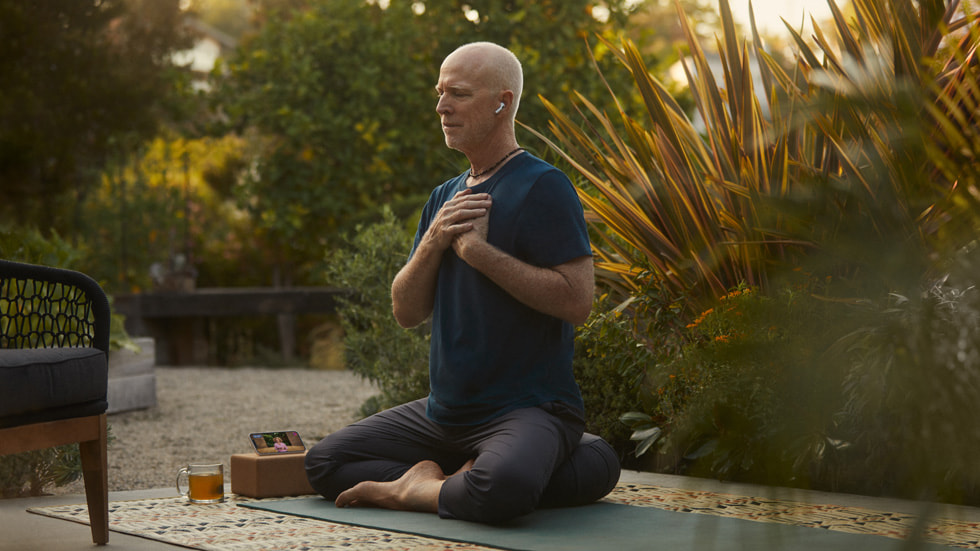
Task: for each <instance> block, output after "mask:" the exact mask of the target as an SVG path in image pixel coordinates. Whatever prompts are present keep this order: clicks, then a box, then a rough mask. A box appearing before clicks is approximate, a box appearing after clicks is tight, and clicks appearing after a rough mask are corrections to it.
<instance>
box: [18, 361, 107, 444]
mask: <svg viewBox="0 0 980 551" xmlns="http://www.w3.org/2000/svg"><path fill="white" fill-rule="evenodd" d="M108 381H109V366H108V359H107V358H106V354H105V353H104V352H102V351H101V350H99V349H97V348H81V347H78V348H17V349H0V426H12V425H17V424H23V423H22V422H12V421H13V420H15V419H17V420H23V419H29V420H30V421H32V422H36V421H38V420H54V419H64V418H68V417H74V416H76V415H92V414H95V413H102V412H103V411H105V409H106V405H107V404H106V391H107V388H108ZM100 406H101V409H100ZM46 412H47V413H46ZM52 414H53V415H52Z"/></svg>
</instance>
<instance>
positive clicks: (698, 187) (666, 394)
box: [538, 0, 980, 503]
mask: <svg viewBox="0 0 980 551" xmlns="http://www.w3.org/2000/svg"><path fill="white" fill-rule="evenodd" d="M831 4H832V7H833V8H834V9H833V19H832V21H831V22H830V23H829V24H827V25H825V26H824V27H826V28H822V27H821V26H820V25H819V24H815V26H814V30H813V35H812V36H808V37H804V36H803V35H801V33H800V32H797V31H794V30H793V29H792V28H791V27H789V26H787V27H788V29H789V31H790V32H791V33H792V37H793V43H794V56H793V57H794V58H795V62H794V63H792V64H790V65H788V66H784V65H781V64H780V63H778V62H777V61H776V58H775V57H774V56H773V55H771V54H770V53H768V52H767V51H766V49H765V43H764V41H763V40H762V38H761V37H760V36H759V34H758V33H757V32H756V29H755V28H753V29H752V34H751V43H747V42H745V40H744V39H743V38H742V37H741V36H740V35H739V34H738V32H737V30H736V27H735V25H734V22H733V19H732V15H731V10H730V7H729V5H728V2H727V1H726V0H722V1H721V4H720V7H721V14H722V21H723V33H722V35H721V36H719V37H718V38H717V55H718V57H719V58H720V65H721V67H722V70H721V72H720V73H715V72H713V71H712V66H711V64H710V63H709V54H708V53H706V51H707V50H708V49H707V48H706V47H704V46H703V45H702V44H701V41H700V40H699V39H698V38H697V37H695V36H694V34H693V32H691V30H690V29H691V27H690V25H689V24H687V23H686V19H685V18H684V14H683V13H680V16H681V19H682V20H683V21H685V29H686V30H687V33H688V37H689V40H688V50H689V51H688V54H689V56H688V57H687V58H685V61H684V69H685V72H686V75H687V79H688V82H689V84H690V91H691V93H692V94H693V97H694V102H695V105H696V108H697V113H698V115H699V116H700V119H701V120H702V121H703V128H699V127H698V126H697V125H696V124H695V123H694V122H692V117H690V116H689V115H688V114H687V113H685V112H684V110H683V109H681V108H680V106H679V105H678V103H677V102H676V101H675V100H674V99H673V98H672V97H671V95H670V94H669V93H668V91H667V88H666V86H665V85H664V84H662V83H661V81H660V80H658V79H657V78H655V77H654V76H653V75H651V74H650V72H649V71H648V70H647V68H646V66H645V65H644V63H643V61H642V57H641V56H640V55H639V52H638V49H637V47H636V46H635V45H634V44H633V43H631V42H629V41H623V42H622V43H621V44H619V45H616V46H617V47H614V45H613V44H608V46H609V48H610V49H611V50H613V51H617V52H619V55H620V59H621V61H622V63H623V64H624V65H625V66H626V67H628V68H629V70H630V71H631V73H632V75H633V79H634V83H635V87H634V88H633V89H618V88H614V87H610V88H609V93H610V94H611V95H612V96H613V97H615V98H622V100H621V101H620V102H619V104H620V105H622V106H624V107H623V108H621V109H618V110H615V111H612V112H609V111H606V110H602V109H599V108H597V107H595V102H594V100H593V98H589V97H586V96H584V95H579V97H578V102H577V109H576V110H575V111H572V112H569V111H568V110H562V109H559V108H557V107H555V106H554V105H551V106H550V108H549V110H550V113H551V116H552V122H551V123H550V124H549V127H548V129H547V132H544V131H542V132H539V133H538V136H539V137H541V138H542V139H543V140H545V141H547V143H549V144H550V145H551V147H553V148H554V150H555V151H557V152H559V153H560V154H561V155H562V157H563V158H564V159H565V160H566V161H567V162H568V163H569V164H570V165H571V166H573V167H574V168H575V170H576V172H577V173H578V176H579V179H580V183H581V185H580V197H581V199H582V201H583V203H584V204H585V206H586V209H587V217H588V220H589V221H590V223H591V225H592V229H593V231H594V237H595V239H594V241H593V246H594V250H595V254H596V257H597V273H598V277H599V279H600V283H601V290H602V292H603V293H604V294H605V296H606V299H605V302H604V304H606V305H607V306H606V307H605V308H604V309H601V310H600V311H598V312H595V313H594V315H593V318H592V319H591V320H590V322H589V324H588V325H587V327H586V328H585V330H584V331H583V332H582V333H581V335H580V337H584V339H582V338H580V344H582V345H583V346H581V348H582V350H583V352H585V354H586V358H585V359H584V360H583V361H582V362H583V365H585V366H593V368H594V366H604V367H603V369H606V370H608V371H612V372H614V373H615V374H617V375H618V376H620V377H621V378H622V380H623V381H624V382H630V381H634V382H637V384H636V386H635V387H634V392H635V394H633V395H631V396H628V397H625V398H624V397H622V396H620V397H619V399H618V401H619V402H629V401H630V400H632V402H633V404H634V406H635V407H634V410H633V411H630V412H620V413H621V414H622V420H623V421H624V422H625V423H626V424H628V425H629V426H630V427H631V428H632V431H633V432H632V438H633V440H634V441H635V442H634V443H635V444H636V447H635V449H634V450H633V451H634V453H635V454H636V456H639V457H640V460H641V461H645V465H646V466H649V467H651V468H656V469H660V470H667V471H671V472H681V473H693V474H700V475H705V476H712V477H717V478H722V479H732V480H748V481H754V482H762V483H769V484H785V485H794V486H802V487H811V488H822V489H841V490H847V491H860V492H867V493H875V494H889V495H902V496H906V497H916V498H920V497H922V498H931V499H944V500H948V501H960V502H971V503H977V502H980V493H978V492H977V489H978V488H977V482H978V480H977V474H976V472H975V469H972V468H970V464H971V461H972V460H973V459H974V458H976V457H977V456H978V453H980V438H978V437H980V434H978V428H977V426H976V423H975V420H976V419H977V414H978V413H980V411H978V406H977V401H976V400H975V396H976V394H977V391H978V390H980V365H978V357H980V348H978V347H980V340H978V339H977V336H978V335H977V332H978V329H977V323H976V320H977V317H978V297H977V291H976V289H975V285H976V283H977V276H976V274H977V273H980V271H978V268H980V264H978V259H977V254H976V252H975V249H976V245H977V243H976V241H977V237H978V233H977V230H978V227H980V226H978V221H980V218H978V213H980V209H978V208H977V207H978V206H980V205H978V204H977V202H978V199H980V193H978V192H980V188H978V181H977V170H976V166H977V153H978V150H980V134H978V133H977V130H976V129H977V127H978V122H980V121H978V117H980V109H978V100H980V88H978V82H980V64H978V60H977V58H976V54H977V47H978V45H980V27H978V23H977V15H976V14H974V13H972V12H971V11H970V9H968V8H967V7H964V6H961V5H960V4H959V2H957V1H955V0H953V1H949V2H943V1H941V0H923V1H920V2H913V1H912V0H888V1H885V2H878V1H875V0H855V1H854V2H852V4H851V13H850V15H846V14H845V13H844V12H843V11H841V10H840V9H839V8H838V7H837V6H836V5H834V4H833V2H831ZM753 74H759V75H760V77H761V81H762V83H763V87H762V89H758V88H756V87H755V85H754V84H753V78H752V76H753ZM637 94H638V95H639V96H640V97H641V98H642V101H643V104H644V106H645V108H643V109H640V110H638V111H630V110H628V109H627V108H625V106H627V105H628V104H629V102H628V101H626V100H627V99H628V98H630V97H632V96H634V95H637ZM545 101H547V100H545ZM764 105H765V106H768V109H764V108H763V106H764ZM596 336H598V337H596ZM608 338H613V339H618V342H608V341H607V340H605V339H608ZM628 386H629V385H627V388H628ZM601 401H602V400H601V397H600V400H599V402H601ZM594 422H595V420H593V423H594ZM603 426H610V425H609V423H608V421H605V422H604V423H603ZM608 430H609V433H610V434H611V436H612V437H613V439H614V441H615V442H616V443H617V444H618V445H620V446H622V439H621V438H619V439H615V436H616V434H614V432H615V431H613V429H612V428H610V429H608ZM610 434H607V437H608V436H609V435H610ZM624 453H625V452H624ZM644 457H645V458H647V459H645V460H644V459H643V458H644Z"/></svg>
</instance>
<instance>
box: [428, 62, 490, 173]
mask: <svg viewBox="0 0 980 551" xmlns="http://www.w3.org/2000/svg"><path fill="white" fill-rule="evenodd" d="M480 65H481V64H480V63H479V60H476V59H474V56H473V55H472V54H471V55H465V54H459V53H456V54H453V55H450V56H449V57H448V58H447V59H446V61H445V62H444V63H443V64H442V68H441V69H440V70H439V83H438V84H437V85H436V92H437V93H438V95H439V101H438V103H437V104H436V112H437V113H439V118H440V119H441V121H442V132H443V134H444V135H445V137H446V145H447V146H449V147H450V148H452V149H456V150H459V151H461V152H463V153H464V154H466V153H468V152H470V151H473V150H474V149H475V148H478V147H479V146H480V145H481V144H482V143H483V142H484V138H486V137H487V135H488V134H489V133H490V131H491V130H492V128H493V126H494V122H495V113H494V109H495V108H496V105H495V104H494V101H495V97H494V96H493V93H492V92H491V91H490V89H489V88H487V87H486V85H485V84H484V83H483V81H482V80H481V79H480V70H479V67H480Z"/></svg>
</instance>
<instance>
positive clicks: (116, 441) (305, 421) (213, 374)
mask: <svg viewBox="0 0 980 551" xmlns="http://www.w3.org/2000/svg"><path fill="white" fill-rule="evenodd" d="M156 378H157V406H156V407H154V408H150V409H147V410H141V411H131V412H125V413H117V414H113V415H110V416H109V435H110V438H111V439H112V440H110V443H109V490H110V491H119V490H143V489H151V488H172V487H174V481H175V478H176V474H177V471H178V470H179V469H180V468H181V467H182V466H185V465H187V464H188V463H192V462H213V463H218V462H223V463H224V464H225V482H229V481H230V476H229V473H230V467H229V461H230V457H231V455H232V454H236V453H251V452H252V447H251V444H250V443H249V441H248V434H249V433H250V432H261V431H274V430H295V431H298V432H299V434H300V436H301V437H302V438H303V440H304V442H305V443H306V445H307V447H309V446H311V445H313V444H315V443H316V442H318V441H319V440H320V439H321V438H323V436H324V435H326V434H329V433H331V432H333V431H335V430H337V429H340V428H342V427H344V426H346V425H348V424H350V423H351V422H352V421H354V420H356V416H357V410H358V408H359V407H360V406H361V404H362V403H363V402H364V400H366V399H367V398H369V397H370V396H372V395H374V394H376V393H377V388H376V387H375V386H373V385H372V384H371V383H369V382H367V381H366V380H364V379H362V378H361V377H360V376H358V375H355V374H354V373H351V372H349V371H321V370H312V369H299V368H296V369H264V368H218V367H202V368H196V367H157V368H156ZM47 491H49V492H51V493H54V494H83V493H85V489H84V486H83V485H82V482H81V481H80V480H79V481H77V482H74V483H72V484H69V485H67V486H63V487H61V488H54V487H51V488H48V490H47Z"/></svg>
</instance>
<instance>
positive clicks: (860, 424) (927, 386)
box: [839, 255, 980, 505]
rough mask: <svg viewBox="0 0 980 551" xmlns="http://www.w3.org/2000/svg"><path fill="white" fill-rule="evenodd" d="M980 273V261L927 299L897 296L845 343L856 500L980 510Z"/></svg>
mask: <svg viewBox="0 0 980 551" xmlns="http://www.w3.org/2000/svg"><path fill="white" fill-rule="evenodd" d="M974 256H975V255H974ZM978 269H980V262H978V261H977V259H976V258H974V259H973V260H972V261H970V262H966V263H964V264H962V265H961V266H960V267H958V268H956V269H955V270H954V272H953V273H952V274H951V276H950V277H948V278H942V279H941V280H940V281H939V282H937V283H936V284H935V285H934V286H933V287H932V288H930V289H928V290H926V291H925V292H923V293H921V294H920V295H918V296H910V297H904V296H899V295H897V294H895V295H891V296H890V297H889V298H888V299H887V300H882V301H880V303H879V304H875V305H873V306H872V307H869V308H868V310H869V314H871V315H868V316H867V318H868V323H866V324H864V325H862V327H861V328H859V329H858V330H856V331H854V332H852V333H851V334H849V335H848V336H847V337H846V338H845V339H843V340H842V342H841V346H840V348H842V349H843V351H844V352H845V353H847V355H848V357H849V360H850V361H849V364H848V369H847V373H846V377H845V379H844V381H843V384H842V391H843V398H844V400H845V404H844V407H843V408H842V410H841V412H840V414H839V419H840V423H841V427H842V429H843V431H844V434H845V436H844V438H846V439H847V441H848V442H849V444H850V447H849V448H848V450H847V459H848V462H849V463H848V469H846V470H845V471H844V473H843V476H844V477H845V481H844V482H845V483H846V485H847V486H848V487H849V488H850V489H851V490H852V491H855V492H864V493H874V494H887V495H899V496H903V497H911V498H916V499H930V500H934V499H938V500H941V501H946V502H953V503H970V504H974V505H975V504H977V503H980V474H978V473H977V470H976V458H977V456H978V455H980V428H978V427H977V422H976V421H977V419H980V402H978V401H977V393H978V392H980V293H978V291H977V289H976V282H977V277H976V274H977V273H978V272H977V270H978Z"/></svg>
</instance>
